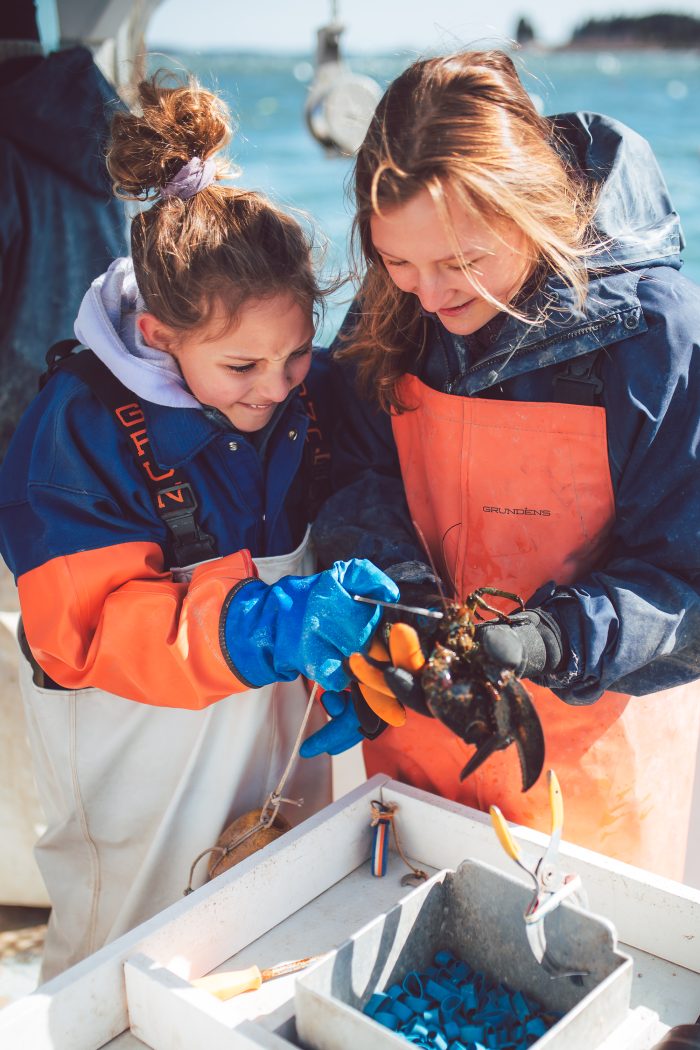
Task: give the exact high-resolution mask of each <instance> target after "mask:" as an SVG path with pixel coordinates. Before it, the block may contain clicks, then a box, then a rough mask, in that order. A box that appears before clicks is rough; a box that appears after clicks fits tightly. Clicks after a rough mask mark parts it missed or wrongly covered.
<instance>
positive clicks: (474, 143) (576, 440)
mask: <svg viewBox="0 0 700 1050" xmlns="http://www.w3.org/2000/svg"><path fill="white" fill-rule="evenodd" d="M355 191H356V198H357V220H356V225H357V231H358V233H359V240H360V244H361V247H362V253H363V255H364V259H365V262H366V276H365V280H364V284H363V286H362V290H361V293H360V295H359V298H358V300H357V303H356V305H355V308H354V310H353V311H352V312H351V315H350V316H349V318H348V320H347V322H346V325H345V330H344V332H343V333H342V337H341V339H340V341H339V344H338V352H337V360H338V363H339V366H340V372H341V379H342V382H343V383H344V384H345V385H346V388H347V389H346V390H345V392H344V394H343V397H342V398H341V403H342V404H343V406H344V416H343V419H342V421H341V425H340V426H339V428H338V442H337V451H338V459H337V467H336V485H337V487H338V488H339V489H340V491H339V492H338V493H337V494H336V495H335V496H334V497H333V498H332V499H331V501H330V502H329V504H328V505H327V506H326V508H325V510H324V512H323V514H322V516H321V518H320V520H319V522H318V528H317V532H316V536H317V541H318V542H319V544H320V547H321V549H322V551H323V553H324V554H325V555H326V557H328V554H329V552H331V551H332V552H333V557H349V556H351V555H352V556H364V557H369V558H372V559H373V560H374V561H375V562H376V563H377V564H378V565H379V566H381V567H382V568H383V569H384V570H385V571H387V572H388V574H389V575H390V576H392V577H393V578H394V579H395V580H396V581H398V582H399V583H400V584H401V588H402V592H403V594H402V596H403V597H404V600H406V599H408V600H409V601H410V600H412V601H414V602H416V601H417V604H419V605H424V604H425V602H426V600H428V597H427V596H428V595H430V594H431V593H434V592H435V580H434V578H433V575H432V571H431V569H430V567H429V566H428V565H427V564H426V560H427V559H426V555H425V553H424V551H423V550H422V547H421V545H420V543H419V542H418V540H417V538H416V535H415V533H414V531H413V529H412V525H411V523H412V521H413V522H416V523H417V524H418V526H419V527H420V530H421V532H422V533H423V534H424V536H425V537H426V539H427V543H428V545H429V547H430V550H431V553H432V557H433V560H434V562H435V564H436V565H437V567H438V571H439V574H440V576H441V577H442V581H443V584H444V585H445V588H446V590H447V591H448V592H451V593H455V592H456V593H457V594H458V595H462V596H464V595H465V594H467V593H469V592H470V591H472V590H474V589H475V588H477V587H479V586H483V585H489V586H492V587H497V588H502V589H504V590H507V591H510V592H516V593H518V594H520V595H522V596H523V597H524V598H525V599H527V611H526V613H525V614H524V615H522V616H520V617H518V618H517V622H516V623H514V625H513V626H512V627H510V628H504V627H495V626H493V625H492V626H486V627H483V628H481V629H480V635H479V637H480V638H481V639H482V640H485V639H486V641H485V642H484V644H486V645H487V646H488V644H489V643H488V638H489V632H493V631H496V630H497V631H499V632H500V633H501V634H502V633H503V632H504V631H505V632H506V633H507V634H508V635H509V639H508V644H509V651H510V652H511V653H514V654H515V655H514V657H513V659H512V665H513V666H514V667H515V668H516V670H517V672H518V673H520V674H522V675H523V677H524V678H526V679H529V682H528V686H527V687H528V689H529V690H530V692H531V693H532V695H533V697H534V702H535V706H536V708H537V710H538V712H539V716H540V719H541V721H542V724H543V727H544V734H545V740H546V752H547V757H546V766H547V767H553V768H554V769H555V770H556V771H557V773H558V775H559V779H560V781H561V783H562V787H563V791H564V795H565V799H566V811H567V818H566V823H567V829H566V833H567V837H569V838H571V839H572V840H573V841H575V842H578V843H580V844H582V845H586V846H589V847H592V848H594V849H597V850H601V851H602V852H605V853H608V854H610V855H612V856H616V857H620V858H623V859H625V860H628V861H630V862H632V863H636V864H639V865H643V866H646V867H648V868H651V869H653V870H656V871H659V872H662V873H664V874H667V875H671V876H674V877H676V878H681V877H682V876H683V870H684V858H685V853H686V842H687V836H688V822H689V811H690V799H691V795H692V784H693V772H694V765H695V755H696V750H697V743H698V730H699V726H700V690H699V689H698V684H697V681H696V679H697V678H698V676H699V675H700V542H699V540H700V536H699V532H698V530H699V523H700V456H699V455H698V442H699V441H700V407H699V406H700V353H699V351H698V341H699V340H700V293H699V291H698V288H697V287H696V286H695V285H694V284H692V283H691V282H690V281H688V280H685V279H684V278H683V277H681V275H680V273H679V268H680V258H679V252H680V249H681V247H682V242H681V233H680V227H679V222H678V217H677V215H676V214H675V212H674V211H673V209H672V207H671V204H670V201H669V199H668V194H667V191H666V188H665V185H664V182H663V179H662V177H661V175H660V172H659V170H658V167H657V165H656V163H655V161H654V158H653V156H652V154H651V152H650V149H649V147H648V145H647V143H646V142H645V141H644V140H643V139H641V138H640V137H639V136H638V135H636V134H635V133H634V132H633V131H631V130H630V129H629V128H626V127H624V126H623V125H621V124H619V123H617V122H616V121H614V120H611V119H608V118H606V117H602V116H597V115H595V114H592V113H570V114H564V115H561V116H557V117H541V116H539V115H538V114H537V112H536V111H535V108H534V106H533V105H532V102H531V100H530V98H529V97H528V95H527V93H526V91H525V90H524V88H523V86H522V84H521V83H520V81H519V79H518V76H517V74H516V71H515V68H514V66H513V63H512V61H511V59H510V58H509V57H508V56H507V55H506V54H504V53H502V52H498V51H486V52H471V53H463V54H456V55H451V56H447V57H444V58H435V59H430V60H426V61H421V62H417V63H416V64H414V65H413V66H411V67H410V68H409V69H407V70H406V71H405V72H404V73H403V74H402V75H401V76H400V77H399V78H398V79H397V80H396V81H395V82H394V83H393V84H392V85H391V86H390V87H389V89H388V90H387V92H386V94H385V96H384V98H383V99H382V101H381V102H380V104H379V107H378V109H377V112H376V114H375V117H374V120H373V121H372V124H371V127H370V129H369V132H368V134H367V137H366V139H365V142H364V144H363V146H362V148H361V149H360V152H359V155H358V158H357V166H356V177H355ZM357 388H359V391H360V394H361V397H360V398H358V397H357V395H356V393H355V394H353V392H354V391H356V389H357ZM491 639H492V641H493V635H492V634H491ZM501 641H502V640H501ZM328 732H330V730H329V731H328ZM319 741H320V742H321V744H322V742H323V737H320V738H317V743H318V742H319ZM336 743H337V742H336ZM314 746H315V745H314V744H308V745H307V753H309V752H310V751H312V750H313V749H314ZM472 754H473V750H472V749H471V748H469V747H467V746H466V745H465V744H463V743H462V742H461V741H460V740H459V739H458V738H457V737H455V736H452V735H451V734H450V733H449V732H448V731H447V730H446V729H445V728H444V726H442V725H441V724H439V723H437V722H434V721H428V720H427V719H426V718H425V717H422V716H421V715H419V714H415V713H413V712H410V711H409V712H408V722H407V724H406V726H404V727H403V728H391V729H387V730H386V732H385V733H384V734H383V735H382V736H381V737H380V738H379V739H378V740H377V742H376V743H374V744H371V745H369V746H368V747H367V749H366V759H367V765H368V769H369V771H370V772H374V771H376V770H380V769H381V770H383V771H385V772H387V773H390V774H392V775H394V776H396V777H398V778H399V779H401V780H404V781H407V782H408V783H411V784H415V785H417V786H419V787H422V788H426V789H429V790H432V791H435V792H438V793H440V794H442V795H445V796H447V797H449V798H453V799H457V800H459V801H462V802H465V803H468V804H469V805H474V806H478V807H481V808H484V807H487V806H488V805H489V804H490V803H497V804H498V805H500V806H501V808H502V809H503V811H504V812H505V814H506V815H507V816H508V817H509V818H512V819H514V820H517V821H519V822H521V823H524V824H531V825H533V826H536V827H540V828H542V829H545V830H546V829H547V825H548V819H549V809H548V804H547V799H546V785H545V778H544V777H541V778H540V780H539V781H538V783H537V784H536V785H535V787H534V788H533V789H532V790H531V791H530V792H528V793H527V794H522V792H521V777H520V771H519V769H518V764H517V757H516V749H515V748H509V749H508V750H507V751H500V752H498V753H497V754H495V755H493V756H492V757H491V758H489V759H488V760H487V761H486V762H484V764H483V765H482V766H481V767H480V769H479V770H478V771H477V772H476V773H474V774H473V775H472V776H471V777H469V778H468V779H467V780H466V781H465V782H464V783H460V781H459V779H458V776H459V772H460V770H461V769H462V767H463V766H464V765H465V763H466V761H467V759H468V758H469V757H470V756H471V755H472Z"/></svg>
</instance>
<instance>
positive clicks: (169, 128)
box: [107, 71, 329, 332]
mask: <svg viewBox="0 0 700 1050" xmlns="http://www.w3.org/2000/svg"><path fill="white" fill-rule="evenodd" d="M231 134H232V128H231V120H230V117H229V114H228V111H227V109H226V106H225V105H224V103H223V101H222V100H221V99H220V98H219V97H218V96H216V95H214V94H213V93H212V92H211V91H207V90H206V89H204V88H202V87H201V86H200V84H199V83H198V82H197V81H196V80H195V79H194V78H189V79H188V80H187V82H186V83H181V82H180V81H179V80H177V78H174V77H173V76H172V74H169V73H167V72H164V71H160V72H158V73H156V74H155V75H154V76H153V77H151V78H150V79H148V80H144V81H143V82H142V83H141V84H140V85H139V92H138V111H137V112H134V113H117V114H116V115H115V117H114V119H113V121H112V139H111V143H110V146H109V150H108V154H107V165H108V168H109V172H110V175H111V177H112V181H113V189H114V193H115V194H116V196H118V197H121V198H122V199H126V200H135V201H143V202H150V203H151V206H150V207H149V208H147V209H145V210H142V211H140V212H139V213H138V214H137V215H136V216H135V217H134V219H133V221H132V224H131V249H132V257H133V263H134V272H135V276H136V282H137V284H138V287H139V291H140V292H141V295H142V297H143V299H144V301H145V304H146V308H147V310H149V311H150V312H151V313H153V314H154V315H155V316H156V317H157V318H158V320H160V321H161V322H163V323H165V324H167V325H169V326H170V327H171V328H173V329H175V330H177V331H180V332H185V331H190V330H192V329H196V328H198V327H200V326H202V325H205V324H206V323H207V321H208V320H209V318H210V317H211V315H212V314H213V313H214V312H215V310H216V311H217V313H218V312H219V309H220V310H221V312H222V313H223V318H224V321H225V325H226V327H228V325H229V324H231V323H235V321H236V318H237V315H238V313H239V310H240V308H241V306H242V305H243V304H244V303H245V302H247V301H248V300H251V299H265V298H268V297H271V296H274V295H277V294H284V293H289V294H291V295H292V296H293V298H294V299H295V301H296V302H297V303H298V304H299V305H300V306H302V308H304V309H308V310H309V311H310V312H311V311H314V310H318V309H320V308H322V305H323V301H324V297H325V295H326V294H327V292H328V290H329V289H328V288H323V287H321V285H320V284H319V281H318V278H317V276H316V273H315V270H314V266H313V249H314V243H313V239H312V235H311V233H310V232H308V231H307V230H305V229H303V228H302V226H301V225H300V224H299V223H298V222H297V221H296V219H295V218H293V217H292V216H291V215H288V214H287V213H286V212H284V211H282V210H281V209H280V208H278V207H277V206H276V205H274V204H273V203H272V202H271V201H270V200H268V199H267V198H266V197H265V196H263V195H262V194H260V193H257V192H255V191H253V190H247V189H242V188H237V187H233V186H226V185H224V184H223V183H222V182H221V181H219V180H220V179H222V178H225V177H226V176H229V175H232V174H237V171H236V169H234V168H232V167H231V166H230V165H228V164H227V163H226V162H225V161H224V160H223V159H222V158H220V157H218V156H217V155H218V154H219V153H220V151H221V150H222V149H223V148H224V147H225V146H226V145H227V143H228V142H229V141H230V139H231ZM193 157H199V158H200V160H202V161H205V160H208V159H211V158H215V157H216V158H217V159H216V165H217V174H216V179H215V181H213V182H212V183H211V184H210V185H209V186H207V187H206V188H205V189H203V190H201V191H200V192H198V193H196V194H195V195H194V196H193V197H190V198H189V199H188V200H182V199H181V198H180V197H173V196H167V195H164V194H163V190H164V188H165V187H166V186H167V184H168V182H169V181H170V180H171V179H173V178H174V177H175V175H177V173H178V171H179V170H180V169H181V168H182V167H183V165H185V164H187V162H188V161H190V160H191V159H192V158H193ZM217 308H218V309H217Z"/></svg>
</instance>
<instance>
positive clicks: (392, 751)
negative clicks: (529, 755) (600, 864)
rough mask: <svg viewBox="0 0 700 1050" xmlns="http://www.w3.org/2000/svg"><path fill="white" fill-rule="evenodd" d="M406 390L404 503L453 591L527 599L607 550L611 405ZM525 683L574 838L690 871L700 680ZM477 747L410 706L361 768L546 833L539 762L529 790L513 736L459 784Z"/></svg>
mask: <svg viewBox="0 0 700 1050" xmlns="http://www.w3.org/2000/svg"><path fill="white" fill-rule="evenodd" d="M400 393H401V397H402V399H403V400H404V402H405V403H406V404H407V405H409V406H411V407H412V408H413V407H414V406H415V410H414V411H409V412H405V413H403V414H402V415H400V416H395V417H393V420H392V426H393V430H394V436H395V439H396V444H397V447H398V452H399V458H400V461H401V469H402V475H403V481H404V485H405V489H406V495H407V499H408V504H409V508H410V512H411V516H412V519H413V520H414V521H415V522H416V523H417V524H418V525H419V526H420V528H421V530H422V531H423V534H424V536H425V538H426V541H427V543H428V545H429V547H430V550H431V553H432V555H433V558H434V560H435V563H436V566H437V569H438V572H439V573H440V574H441V576H442V579H443V580H444V581H446V583H447V585H448V586H449V585H450V584H453V585H454V588H455V591H456V593H457V594H458V595H460V596H465V595H466V594H468V593H469V592H470V591H473V590H475V589H476V588H477V587H482V586H491V587H498V588H500V589H502V590H506V591H511V592H514V593H516V594H519V595H521V596H522V597H523V598H525V599H526V600H527V598H529V597H530V596H531V595H532V594H533V593H534V592H535V591H536V590H537V589H538V588H539V587H540V586H542V585H543V584H545V583H547V582H548V581H550V580H554V581H555V582H556V583H557V584H558V585H566V584H568V583H571V582H573V581H574V580H576V579H577V578H580V577H581V576H582V575H584V574H585V573H586V572H588V571H589V570H590V569H592V568H594V567H595V566H596V565H599V564H600V563H601V560H600V559H601V554H603V553H604V551H605V545H606V537H607V536H608V534H609V531H610V527H611V525H612V522H613V520H614V514H615V507H614V499H613V490H612V485H611V480H610V472H609V467H608V454H607V441H606V423H605V410H604V409H603V408H598V407H584V406H579V405H561V404H550V403H545V404H540V403H531V402H504V401H493V400H489V399H479V398H469V397H457V396H453V395H451V394H444V393H440V392H438V391H435V390H432V389H430V388H429V387H427V386H425V384H423V383H422V382H420V380H418V379H417V378H416V377H415V376H405V377H404V378H403V379H402V381H401V388H400ZM489 600H491V599H489ZM494 601H495V603H496V604H497V605H498V606H499V608H503V609H504V611H505V610H507V608H509V607H510V608H512V603H508V602H507V601H504V600H503V599H494ZM526 688H527V689H528V691H529V692H530V694H531V695H532V697H533V701H534V704H535V707H536V709H537V712H538V714H539V716H540V719H541V721H542V727H543V730H544V736H545V747H546V757H545V770H546V769H548V768H552V769H554V770H555V771H556V773H557V775H558V777H559V780H560V782H561V786H562V791H563V794H564V801H565V809H566V827H565V835H566V838H567V839H568V840H569V841H572V842H575V843H577V844H578V845H581V846H586V847H588V848H590V849H594V850H598V851H600V852H602V853H606V854H608V855H610V856H614V857H617V858H619V859H621V860H625V861H627V862H629V863H631V864H636V865H639V866H640V867H644V868H648V869H650V870H652V871H656V872H658V873H660V874H663V875H667V876H669V877H671V878H676V879H682V877H683V868H684V859H685V853H686V843H687V837H688V823H689V818H690V805H691V795H692V784H693V774H694V769H695V755H696V748H697V740H698V732H699V730H700V690H699V689H698V683H692V684H691V685H689V686H682V687H679V688H675V689H672V690H668V691H666V692H663V693H656V694H653V695H651V696H644V697H630V696H625V695H622V694H620V693H612V692H608V693H605V694H604V695H603V696H602V697H601V698H600V700H598V701H597V702H596V703H595V704H592V705H589V706H570V705H567V704H564V703H563V702H562V701H561V700H559V699H558V698H557V697H556V696H555V695H554V694H553V693H552V692H550V690H548V689H546V688H544V687H541V686H536V685H534V684H533V683H531V682H527V683H526ZM473 753H474V748H473V747H471V746H469V745H467V744H465V743H463V742H462V741H461V740H460V739H458V737H456V736H454V735H453V734H452V733H451V732H450V731H449V730H448V729H446V728H445V727H444V726H443V725H442V724H441V723H440V722H438V721H437V720H433V719H428V718H425V717H423V716H421V715H417V714H414V713H412V712H408V721H407V723H406V725H405V726H404V727H402V728H399V729H391V728H390V729H387V730H386V731H385V732H384V733H383V734H382V735H381V736H380V737H379V738H378V739H377V740H376V741H375V742H374V743H370V744H367V745H365V761H366V764H367V772H368V775H372V774H373V773H375V772H379V771H382V772H385V773H389V774H390V775H391V776H393V777H395V778H397V779H398V780H402V781H404V782H405V783H409V784H413V785H415V786H416V787H419V788H423V789H425V790H427V791H432V792H434V793H436V794H438V795H442V796H444V797H446V798H450V799H454V800H455V801H458V802H462V803H465V804H466V805H469V806H473V807H475V808H477V809H481V810H486V809H487V808H488V806H489V805H491V804H493V803H495V804H497V805H498V806H500V807H501V809H502V810H503V813H504V814H505V816H506V817H507V818H508V819H509V820H512V821H515V822H517V823H520V824H524V825H527V826H529V827H534V828H538V829H539V830H541V831H547V832H548V831H549V821H550V809H549V802H548V795H547V791H546V778H545V776H544V773H543V775H542V776H540V778H539V780H538V781H537V783H536V784H535V786H534V787H533V788H532V789H531V790H530V791H529V792H528V793H527V794H523V793H522V790H521V787H522V783H521V776H520V768H519V763H518V756H517V752H516V748H515V746H514V745H513V746H511V747H509V748H508V749H507V750H506V751H499V752H496V754H495V755H493V756H492V757H490V758H489V759H488V760H487V761H486V762H485V763H484V765H483V766H481V768H480V769H479V770H477V772H476V773H473V774H472V775H471V776H470V777H468V778H467V780H466V781H464V782H463V783H460V781H459V773H460V771H461V769H462V768H463V767H464V765H465V764H466V762H467V760H468V759H469V758H470V757H471V755H472V754H473Z"/></svg>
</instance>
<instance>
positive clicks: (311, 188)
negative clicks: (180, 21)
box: [156, 51, 700, 342]
mask: <svg viewBox="0 0 700 1050" xmlns="http://www.w3.org/2000/svg"><path fill="white" fill-rule="evenodd" d="M414 57H415V56H414V55H409V54H396V55H378V56H357V57H352V56H348V58H347V60H348V62H349V64H350V66H351V68H352V69H353V70H354V71H356V72H358V73H365V74H367V75H369V76H372V77H374V78H375V79H376V80H377V81H378V82H379V83H380V84H381V85H382V86H384V85H386V84H388V83H389V81H390V80H392V79H393V78H394V77H395V76H397V75H398V73H400V72H401V70H402V69H404V68H405V66H406V65H408V64H409V63H410V62H411V61H413V59H414ZM156 61H157V60H156ZM311 61H312V59H311V56H310V55H302V54H298V55H290V56H280V55H261V54H255V55H252V54H245V55H236V54H226V55H220V54H219V55H201V54H199V55H194V54H188V55H179V56H177V60H176V63H175V64H178V63H179V64H181V66H182V67H184V68H186V69H190V70H191V71H192V72H194V73H195V74H197V76H199V77H200V79H201V80H202V81H203V82H204V83H205V84H207V85H209V86H213V87H214V88H215V89H216V90H218V91H219V92H220V93H221V94H222V95H223V96H224V98H225V99H226V101H227V102H228V104H229V106H230V107H231V109H232V111H233V113H234V116H235V118H236V121H237V123H238V131H237V133H236V135H235V137H234V141H233V144H232V147H231V155H232V157H233V159H234V160H235V162H236V163H237V164H238V165H239V166H240V167H241V169H242V174H241V177H240V182H241V184H242V185H246V186H250V187H255V188H257V189H261V190H264V191H265V192H267V193H269V194H271V195H272V196H273V197H274V198H275V199H276V200H277V201H278V202H279V203H281V204H283V205H285V206H288V207H293V208H297V209H301V210H302V211H304V212H305V213H307V214H308V215H310V216H311V217H312V219H313V221H314V223H315V225H316V226H317V227H318V228H319V230H320V231H322V232H323V234H324V235H325V237H326V238H327V241H328V245H327V251H326V256H325V259H326V262H325V265H326V266H327V267H328V268H329V269H334V270H343V269H346V268H347V260H348V240H349V230H350V224H351V219H352V205H351V202H350V199H349V189H350V182H351V172H352V162H351V160H349V159H347V158H337V157H332V158H329V157H327V156H326V155H325V154H324V152H323V150H322V149H321V147H320V146H319V145H318V144H317V143H316V142H315V141H314V140H313V139H312V138H311V135H310V134H309V132H308V131H307V129H306V125H305V123H304V117H303V108H304V101H305V98H306V94H307V90H308V85H309V77H310V75H311V72H312V67H311ZM516 61H517V62H518V63H519V66H520V69H521V75H522V76H523V79H524V81H525V84H526V86H527V89H528V91H529V92H530V93H531V95H532V96H533V98H534V99H535V102H536V104H537V106H538V108H539V109H540V111H541V112H543V113H557V112H564V111H567V110H578V109H583V110H593V111H597V112H603V113H608V114H610V115H611V116H614V117H616V118H618V119H619V120H621V121H623V122H624V123H626V124H629V125H630V126H631V127H633V128H635V129H636V130H637V131H639V132H640V133H641V134H642V135H644V136H645V137H646V138H647V139H648V140H649V141H650V143H651V144H652V146H653V148H654V151H655V153H656V156H657V158H658V160H659V163H660V165H661V169H662V171H663V173H664V176H665V178H666V182H667V184H668V187H669V190H670V193H671V199H672V200H673V202H674V205H675V207H676V210H677V211H678V212H679V214H680V216H681V221H682V224H683V230H684V233H685V239H686V248H685V251H684V273H685V274H686V275H687V276H688V277H690V278H692V279H693V280H695V281H698V282H699V283H700V105H698V99H699V98H700V52H697V51H695V52H690V51H688V52H672V51H639V52H637V51H627V52H616V53H606V52H556V53H555V52H552V53H546V52H535V51H532V52H529V51H525V52H521V53H520V54H519V55H518V56H517V59H516ZM169 64H172V63H169ZM349 297H351V291H350V289H349V287H347V286H346V287H345V289H344V290H341V291H340V292H338V293H336V295H335V297H334V299H333V300H332V302H331V305H330V307H329V310H328V314H327V318H326V322H325V326H324V328H323V330H322V333H321V336H320V340H319V341H322V342H328V341H329V340H330V338H331V337H332V335H333V333H334V331H335V330H336V328H337V326H338V324H339V323H340V321H341V320H342V317H343V314H344V312H345V309H346V308H347V303H348V300H349Z"/></svg>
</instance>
